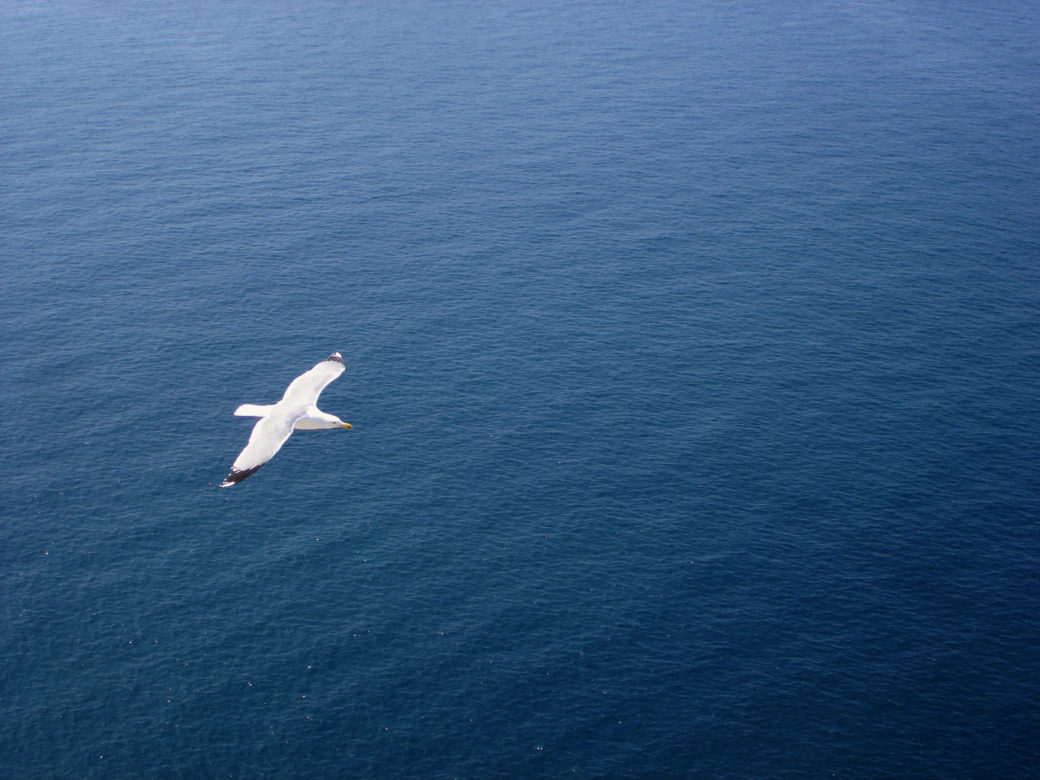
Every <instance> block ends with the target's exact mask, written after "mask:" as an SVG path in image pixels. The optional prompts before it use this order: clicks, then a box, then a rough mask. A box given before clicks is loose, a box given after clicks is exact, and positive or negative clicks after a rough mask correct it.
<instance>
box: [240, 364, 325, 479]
mask: <svg viewBox="0 0 1040 780" xmlns="http://www.w3.org/2000/svg"><path fill="white" fill-rule="evenodd" d="M305 376H306V375H305ZM294 422H295V420H293V419H292V418H290V417H288V416H286V415H278V414H276V415H269V416H267V417H263V418H261V419H260V420H259V421H258V422H257V423H256V425H254V426H253V432H252V433H251V434H249V443H248V444H247V445H246V448H245V449H244V450H242V452H240V453H239V454H238V457H237V458H235V462H234V463H232V464H231V471H229V472H228V475H227V476H226V477H224V481H223V482H221V483H220V486H221V487H231V486H232V485H234V484H235V483H236V482H241V481H242V480H243V479H245V478H246V477H248V476H249V475H250V474H252V473H254V472H255V471H256V470H257V469H258V468H260V467H261V466H263V465H264V464H265V463H267V461H269V460H270V459H271V458H273V457H274V454H275V453H276V452H278V450H280V449H281V448H282V445H283V444H285V440H286V439H288V438H289V436H290V435H291V434H292V432H293V423H294Z"/></svg>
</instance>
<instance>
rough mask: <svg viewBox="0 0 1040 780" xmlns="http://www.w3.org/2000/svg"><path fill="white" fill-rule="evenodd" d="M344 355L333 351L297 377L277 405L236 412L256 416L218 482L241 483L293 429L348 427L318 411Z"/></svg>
mask: <svg viewBox="0 0 1040 780" xmlns="http://www.w3.org/2000/svg"><path fill="white" fill-rule="evenodd" d="M343 369H344V365H343V356H342V355H341V354H340V353H339V352H333V353H332V354H331V355H329V356H328V357H327V358H325V360H323V361H321V362H320V363H318V365H316V366H315V367H314V368H312V369H311V370H310V371H307V372H305V373H303V374H300V376H298V377H296V379H294V380H293V381H292V382H291V383H290V384H289V387H287V388H286V389H285V393H284V394H283V395H282V400H281V401H279V402H278V403H276V404H267V405H259V404H242V405H241V406H240V407H238V408H237V409H236V410H235V414H236V415H237V416H238V417H259V418H260V419H259V420H258V421H257V423H256V425H254V426H253V432H252V433H251V434H250V435H249V443H248V444H247V445H246V448H245V449H244V450H242V452H241V453H239V456H238V457H237V458H235V462H234V463H233V464H231V471H229V472H228V475H227V476H226V477H225V478H224V481H223V482H221V483H220V486H221V487H231V486H232V485H234V484H235V483H236V482H241V481H242V480H243V479H245V478H246V477H248V476H249V475H250V474H252V473H253V472H255V471H256V470H257V469H258V468H260V467H261V466H263V465H264V464H265V463H267V461H269V460H270V459H271V458H273V457H274V454H275V453H276V452H278V450H280V449H281V448H282V445H283V444H285V441H286V439H288V438H289V436H291V435H292V432H293V431H294V430H301V431H314V430H321V429H327V428H349V427H351V426H350V424H349V423H345V422H343V421H342V420H341V419H339V418H338V417H337V416H336V415H334V414H327V413H326V412H323V411H321V410H320V409H319V408H318V406H317V402H318V396H319V395H321V391H322V390H324V389H325V387H326V386H327V385H328V384H329V382H331V381H332V380H333V379H335V378H336V377H338V376H339V375H340V374H342V373H343Z"/></svg>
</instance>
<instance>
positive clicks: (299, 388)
mask: <svg viewBox="0 0 1040 780" xmlns="http://www.w3.org/2000/svg"><path fill="white" fill-rule="evenodd" d="M343 369H344V366H343V356H342V355H341V354H339V353H338V352H333V353H332V354H331V355H329V356H328V357H327V358H325V359H324V360H323V361H321V362H320V363H318V365H316V366H315V367H314V368H312V369H311V370H310V371H305V372H304V373H302V374H300V375H299V376H298V377H296V378H295V379H294V380H293V381H292V382H290V383H289V386H288V387H287V388H285V393H284V394H283V395H282V401H288V402H290V403H292V404H293V405H296V404H304V405H306V406H311V405H313V404H316V403H317V402H318V396H319V395H321V391H322V390H324V389H325V388H326V386H328V384H329V382H331V381H332V380H333V379H335V378H336V377H338V376H339V375H340V374H342V373H343Z"/></svg>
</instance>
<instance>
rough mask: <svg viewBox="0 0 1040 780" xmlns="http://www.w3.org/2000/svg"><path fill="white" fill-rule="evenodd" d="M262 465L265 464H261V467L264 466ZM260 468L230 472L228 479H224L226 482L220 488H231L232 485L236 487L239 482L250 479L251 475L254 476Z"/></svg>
mask: <svg viewBox="0 0 1040 780" xmlns="http://www.w3.org/2000/svg"><path fill="white" fill-rule="evenodd" d="M262 465H264V464H263V463H261V464H260V466H262ZM260 466H253V468H251V469H243V470H242V471H235V470H234V469H231V471H229V472H228V475H227V476H226V477H224V481H223V482H221V483H220V486H221V487H231V486H232V485H234V484H236V483H238V482H241V481H242V480H243V479H245V478H246V477H248V476H249V475H250V474H253V473H254V472H256V470H257V469H259V468H260Z"/></svg>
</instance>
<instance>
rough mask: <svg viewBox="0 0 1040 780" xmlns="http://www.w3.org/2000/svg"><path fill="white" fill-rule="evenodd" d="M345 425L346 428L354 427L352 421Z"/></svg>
mask: <svg viewBox="0 0 1040 780" xmlns="http://www.w3.org/2000/svg"><path fill="white" fill-rule="evenodd" d="M343 427H344V428H353V427H354V426H353V425H351V424H350V423H343Z"/></svg>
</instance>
